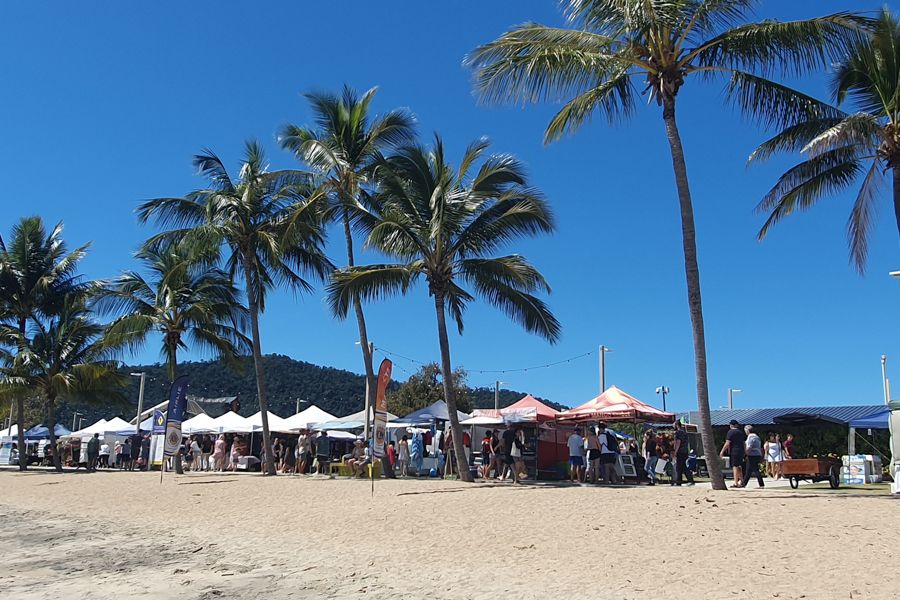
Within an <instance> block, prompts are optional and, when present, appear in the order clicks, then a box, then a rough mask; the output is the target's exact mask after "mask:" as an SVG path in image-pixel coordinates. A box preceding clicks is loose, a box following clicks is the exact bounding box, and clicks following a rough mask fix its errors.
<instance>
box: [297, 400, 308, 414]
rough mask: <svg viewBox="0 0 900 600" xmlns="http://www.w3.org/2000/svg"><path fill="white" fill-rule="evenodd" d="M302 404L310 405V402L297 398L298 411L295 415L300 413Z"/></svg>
mask: <svg viewBox="0 0 900 600" xmlns="http://www.w3.org/2000/svg"><path fill="white" fill-rule="evenodd" d="M301 404H309V400H301V399H300V398H297V409H296V410H295V411H294V414H295V415H296V414H297V413H299V412H300V405H301Z"/></svg>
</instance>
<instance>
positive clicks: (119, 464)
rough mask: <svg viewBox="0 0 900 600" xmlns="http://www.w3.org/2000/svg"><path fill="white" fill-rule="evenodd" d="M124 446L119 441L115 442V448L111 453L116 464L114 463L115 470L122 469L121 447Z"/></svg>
mask: <svg viewBox="0 0 900 600" xmlns="http://www.w3.org/2000/svg"><path fill="white" fill-rule="evenodd" d="M124 445H125V444H123V443H122V442H121V441H119V440H117V441H116V447H115V449H114V450H113V452H114V453H115V455H116V462H115V465H116V468H117V469H121V468H122V446H124Z"/></svg>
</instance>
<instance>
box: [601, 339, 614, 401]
mask: <svg viewBox="0 0 900 600" xmlns="http://www.w3.org/2000/svg"><path fill="white" fill-rule="evenodd" d="M607 352H612V348H607V347H606V346H602V345H601V346H600V393H601V394H603V392H605V391H606V353H607Z"/></svg>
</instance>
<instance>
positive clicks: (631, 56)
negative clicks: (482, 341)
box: [466, 0, 867, 489]
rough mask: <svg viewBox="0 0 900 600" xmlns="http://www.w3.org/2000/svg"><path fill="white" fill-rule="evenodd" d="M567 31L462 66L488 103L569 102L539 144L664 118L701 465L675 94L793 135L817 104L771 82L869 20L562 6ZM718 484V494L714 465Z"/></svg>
mask: <svg viewBox="0 0 900 600" xmlns="http://www.w3.org/2000/svg"><path fill="white" fill-rule="evenodd" d="M563 4H564V5H565V7H566V16H567V18H568V21H569V23H570V24H571V25H572V28H558V27H547V26H544V25H540V24H537V23H526V24H524V25H520V26H518V27H516V28H514V29H512V30H511V31H509V32H507V33H505V34H503V35H502V36H500V37H499V38H498V39H497V40H495V41H493V42H490V43H488V44H485V45H483V46H481V47H479V48H477V49H475V50H474V51H473V52H472V53H471V54H470V55H469V56H468V57H467V59H466V62H467V63H468V64H469V65H470V66H472V67H474V68H475V70H476V84H475V85H476V90H477V93H478V94H479V95H480V97H481V98H482V99H484V100H486V101H522V102H539V101H542V100H556V99H564V100H566V102H565V104H564V105H563V107H562V108H561V109H560V111H559V112H558V113H557V114H556V116H555V117H553V119H552V120H551V121H550V124H549V125H548V127H547V130H546V133H545V135H544V140H545V142H548V143H549V142H552V141H555V140H557V139H559V138H560V137H562V136H563V135H564V134H566V133H573V132H575V131H576V130H578V129H579V128H580V127H581V126H582V125H584V124H585V123H586V122H588V121H589V120H590V118H591V117H592V116H593V115H594V114H595V113H599V114H602V115H603V116H605V117H606V119H607V120H608V121H609V122H610V123H615V122H617V121H619V120H622V119H625V118H628V117H630V116H632V115H633V114H634V112H635V110H636V100H637V98H638V96H639V92H638V90H637V88H636V83H637V82H639V81H640V80H643V82H644V84H645V88H644V90H643V92H641V93H643V94H646V95H647V96H648V97H649V99H651V100H653V101H654V102H655V104H656V105H657V106H658V107H660V108H661V109H662V118H663V123H664V125H665V130H666V137H667V139H668V142H669V149H670V151H671V155H672V167H673V170H674V173H675V184H676V189H677V192H678V203H679V207H680V209H681V232H682V240H683V250H684V264H685V275H686V279H687V293H688V306H689V309H690V315H691V324H692V326H693V338H694V362H695V370H696V378H697V404H698V408H699V413H700V420H701V422H700V431H701V434H702V436H703V446H704V451H705V453H706V456H707V457H715V456H717V453H716V449H715V443H714V440H713V436H712V423H711V420H710V414H709V387H708V384H707V376H706V372H707V369H706V337H705V331H704V324H703V308H702V302H701V296H700V268H699V266H698V263H697V244H696V240H695V229H694V208H693V200H692V198H691V190H690V186H689V184H688V175H687V163H686V161H685V157H684V148H683V147H682V143H681V134H680V133H679V130H678V125H677V122H676V106H677V98H678V93H679V91H680V90H681V88H682V86H683V85H684V84H685V83H686V81H687V80H688V78H689V77H690V76H692V75H695V76H699V77H700V78H702V79H705V80H721V81H725V82H726V85H725V96H726V98H727V99H728V100H730V101H731V102H733V103H736V104H737V105H738V106H739V107H740V108H741V109H743V110H744V112H746V113H747V114H749V115H751V116H754V117H758V118H760V119H761V120H762V121H764V122H766V123H767V124H772V125H774V126H788V125H792V124H794V123H796V122H797V121H799V120H802V119H804V118H806V117H808V116H809V114H811V113H814V111H815V110H817V107H818V106H819V105H818V103H817V102H815V101H814V100H812V99H811V98H808V97H806V96H804V95H802V94H799V93H797V92H794V91H793V90H791V89H790V88H788V87H786V86H784V85H782V84H779V83H777V82H775V81H772V80H771V79H769V77H770V76H771V75H772V74H773V73H776V72H784V71H787V72H790V73H793V74H802V73H804V72H806V71H809V70H811V69H814V68H817V67H820V66H823V65H824V64H826V61H827V59H828V57H830V56H834V55H836V54H840V53H841V52H843V51H844V50H846V49H847V48H848V47H849V46H850V44H851V43H852V40H853V39H855V38H856V36H857V35H858V32H859V30H860V28H861V27H863V26H865V25H866V23H867V20H865V19H862V18H860V17H857V16H854V15H851V14H848V13H838V14H834V15H829V16H826V17H821V18H817V19H809V20H804V21H793V22H777V21H762V22H759V23H747V22H746V19H747V17H748V16H749V15H750V13H751V11H752V10H753V8H754V6H755V5H756V4H758V2H757V0H567V1H565V2H563ZM709 462H710V476H711V478H712V480H713V487H714V488H716V489H725V481H724V479H723V478H722V473H721V466H720V465H719V464H718V462H717V461H715V460H713V459H712V458H711V459H710V461H709Z"/></svg>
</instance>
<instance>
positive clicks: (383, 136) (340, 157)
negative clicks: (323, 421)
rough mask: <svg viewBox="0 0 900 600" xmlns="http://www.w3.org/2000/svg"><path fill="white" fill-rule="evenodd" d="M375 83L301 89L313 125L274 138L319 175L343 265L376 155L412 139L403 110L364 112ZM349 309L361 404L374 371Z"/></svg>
mask: <svg viewBox="0 0 900 600" xmlns="http://www.w3.org/2000/svg"><path fill="white" fill-rule="evenodd" d="M377 91H378V88H372V89H370V90H369V91H367V92H366V93H365V94H363V95H362V97H358V96H357V95H356V93H355V92H354V91H353V90H351V89H350V88H349V87H347V86H344V90H343V94H342V95H341V96H337V95H334V94H320V93H310V94H306V98H307V100H309V103H310V105H311V107H312V111H313V114H314V116H315V121H316V124H317V125H318V129H311V128H307V127H299V126H297V125H286V126H285V127H284V128H283V129H282V132H281V135H280V139H281V145H282V147H283V148H285V149H287V150H290V151H291V152H293V153H294V154H295V155H296V156H297V158H298V159H300V160H302V161H305V162H306V163H307V164H308V165H310V166H311V167H313V168H314V169H315V170H316V171H317V172H318V173H319V174H320V176H321V177H323V179H324V182H323V183H324V186H325V187H326V188H327V190H328V193H329V197H330V200H331V211H330V212H331V215H332V217H333V218H336V219H338V220H340V221H341V223H342V225H343V227H344V241H345V243H346V245H347V266H348V267H352V266H354V264H355V260H354V254H353V233H352V223H351V214H352V207H353V206H354V205H356V204H359V198H360V194H361V192H362V191H363V189H364V188H366V187H368V186H369V184H370V183H371V176H372V168H373V165H374V163H375V161H376V159H377V158H378V157H379V156H380V155H381V154H382V153H383V152H384V151H386V150H388V149H390V148H393V147H395V146H397V145H398V144H401V143H403V142H408V141H411V140H412V137H413V135H414V128H413V118H412V117H411V116H410V115H409V114H407V113H406V112H404V111H401V110H393V111H391V112H389V113H387V114H386V115H384V116H380V117H375V118H374V119H370V117H369V104H370V103H371V102H372V98H373V97H374V96H375V93H376V92H377ZM353 310H354V312H355V313H356V323H357V325H358V327H359V345H360V347H361V349H362V354H363V363H364V365H365V371H366V379H367V382H368V386H367V388H366V389H367V390H368V398H366V405H367V406H375V390H376V385H375V383H376V382H375V370H374V368H373V366H372V353H371V352H370V351H369V336H368V332H367V331H366V317H365V315H364V314H363V309H362V305H361V304H360V303H359V299H358V298H357V299H354V301H353Z"/></svg>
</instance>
